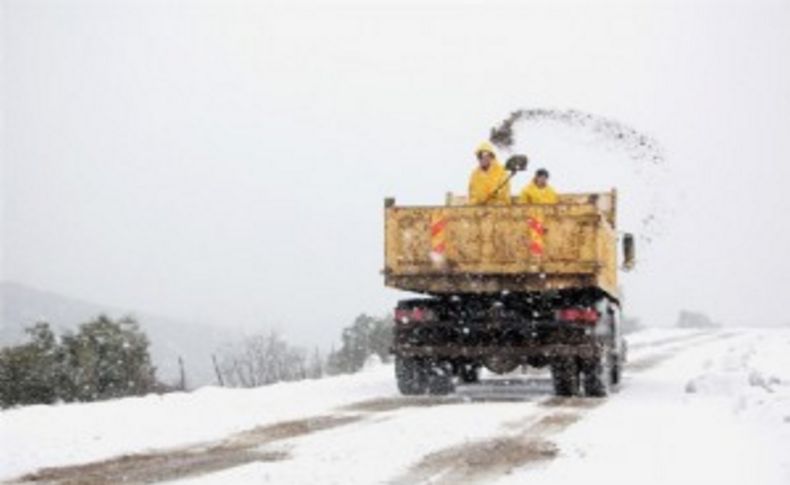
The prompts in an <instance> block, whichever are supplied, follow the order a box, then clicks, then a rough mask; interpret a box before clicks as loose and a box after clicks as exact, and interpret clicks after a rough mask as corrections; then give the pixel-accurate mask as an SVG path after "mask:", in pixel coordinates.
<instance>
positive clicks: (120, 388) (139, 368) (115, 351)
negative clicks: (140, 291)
mask: <svg viewBox="0 0 790 485" xmlns="http://www.w3.org/2000/svg"><path fill="white" fill-rule="evenodd" d="M27 333H28V337H29V342H27V343H25V344H22V345H17V346H14V347H7V348H4V349H2V350H0V405H2V406H3V407H8V406H14V405H18V404H49V403H53V402H56V401H59V400H62V401H67V402H70V401H96V400H101V399H111V398H117V397H122V396H130V395H141V394H146V393H149V392H151V391H154V390H155V389H156V387H157V382H156V378H155V369H154V367H153V366H152V365H151V358H150V355H149V352H148V347H149V342H148V338H147V337H146V335H145V334H144V333H143V332H142V331H141V330H140V328H139V325H138V324H137V322H136V321H134V320H133V319H131V318H124V319H120V320H117V321H114V320H111V319H109V318H107V317H105V316H99V317H98V318H97V319H96V320H94V321H91V322H88V323H84V324H82V325H80V327H79V330H78V331H77V332H76V333H71V332H67V333H66V334H64V335H63V336H61V337H60V338H58V337H57V336H56V335H55V334H54V333H53V332H52V330H51V328H50V327H49V324H47V323H37V324H35V325H34V326H33V327H31V328H28V329H27Z"/></svg>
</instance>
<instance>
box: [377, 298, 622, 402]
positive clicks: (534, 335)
mask: <svg viewBox="0 0 790 485" xmlns="http://www.w3.org/2000/svg"><path fill="white" fill-rule="evenodd" d="M618 319H619V305H618V303H617V301H616V300H614V299H613V298H611V297H609V296H608V295H606V294H605V293H603V292H601V291H600V290H598V289H596V288H588V289H572V290H567V291H561V290H558V291H552V292H544V293H537V292H536V293H516V294H512V293H511V294H503V295H480V294H466V295H452V296H436V297H432V298H417V299H410V300H403V301H400V302H399V303H398V306H397V308H396V310H395V333H394V342H393V353H394V354H395V355H396V367H397V369H396V374H397V377H398V384H399V387H400V390H401V391H402V392H403V393H404V394H422V393H426V392H427V393H434V394H444V393H448V392H451V391H452V389H453V384H454V378H455V377H457V378H458V379H459V380H460V381H461V382H475V381H476V380H477V379H478V374H479V370H480V369H481V368H482V367H486V368H487V369H488V370H490V371H492V372H495V373H497V374H504V373H508V372H512V371H513V370H515V369H516V368H517V367H518V366H520V365H529V366H533V367H545V366H550V368H551V372H552V377H553V382H554V386H555V391H556V393H557V394H560V395H575V394H578V393H580V391H581V389H582V388H583V390H584V392H585V393H586V394H587V395H592V396H603V395H606V394H607V393H608V391H609V390H610V389H611V388H612V387H613V386H614V385H616V384H617V383H618V382H619V374H620V367H621V364H622V360H623V359H624V357H625V352H624V349H623V348H622V345H621V344H620V343H619V342H620V341H621V339H620V336H619V335H618V330H617V329H618V328H619V325H618V324H617V320H618Z"/></svg>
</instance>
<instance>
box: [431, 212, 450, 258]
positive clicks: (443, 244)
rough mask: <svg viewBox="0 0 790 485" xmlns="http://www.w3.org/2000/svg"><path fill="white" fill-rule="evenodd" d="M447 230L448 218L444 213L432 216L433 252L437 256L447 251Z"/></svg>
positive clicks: (436, 213)
mask: <svg viewBox="0 0 790 485" xmlns="http://www.w3.org/2000/svg"><path fill="white" fill-rule="evenodd" d="M446 228H447V218H446V217H445V215H444V213H442V212H434V213H433V214H431V251H432V252H434V253H436V254H444V252H445V250H446V249H447V238H446V232H445V229H446Z"/></svg>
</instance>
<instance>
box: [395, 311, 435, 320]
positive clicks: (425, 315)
mask: <svg viewBox="0 0 790 485" xmlns="http://www.w3.org/2000/svg"><path fill="white" fill-rule="evenodd" d="M433 316H434V315H433V312H432V311H431V310H428V309H426V308H419V307H418V308H396V309H395V321H396V322H397V323H414V322H424V321H426V320H431V319H433Z"/></svg>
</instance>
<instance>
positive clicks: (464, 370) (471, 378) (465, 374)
mask: <svg viewBox="0 0 790 485" xmlns="http://www.w3.org/2000/svg"><path fill="white" fill-rule="evenodd" d="M458 378H459V379H460V380H461V382H463V383H464V384H474V383H476V382H480V366H479V365H477V364H462V365H461V366H460V367H459V368H458Z"/></svg>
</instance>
